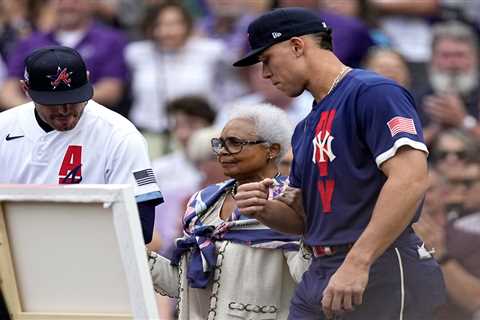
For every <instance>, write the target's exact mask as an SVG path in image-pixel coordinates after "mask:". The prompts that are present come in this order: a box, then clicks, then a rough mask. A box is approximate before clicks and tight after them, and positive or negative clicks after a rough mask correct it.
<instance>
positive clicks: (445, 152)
mask: <svg viewBox="0 0 480 320" xmlns="http://www.w3.org/2000/svg"><path fill="white" fill-rule="evenodd" d="M436 154H437V158H438V159H445V158H446V157H448V156H449V155H455V156H456V157H457V158H458V159H460V160H465V159H466V158H467V151H465V150H459V151H448V150H439V151H438V152H437V153H436Z"/></svg>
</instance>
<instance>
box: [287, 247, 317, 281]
mask: <svg viewBox="0 0 480 320" xmlns="http://www.w3.org/2000/svg"><path fill="white" fill-rule="evenodd" d="M283 254H284V256H285V258H286V259H287V265H288V268H289V270H290V274H291V275H292V278H293V280H295V282H296V283H299V282H300V281H301V280H302V276H303V273H304V272H305V271H307V269H308V267H309V266H310V262H311V261H312V260H311V259H310V255H309V254H306V253H305V252H304V251H303V249H299V250H297V251H286V250H285V251H284V252H283Z"/></svg>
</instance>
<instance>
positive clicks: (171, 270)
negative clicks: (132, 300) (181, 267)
mask: <svg viewBox="0 0 480 320" xmlns="http://www.w3.org/2000/svg"><path fill="white" fill-rule="evenodd" d="M148 265H149V267H150V272H151V274H152V281H153V287H154V288H155V291H157V292H159V293H160V294H163V295H167V296H169V297H171V298H179V297H178V292H179V286H180V281H179V280H180V279H179V271H178V267H177V266H172V265H171V264H170V260H168V259H166V258H164V257H162V256H160V255H158V254H156V253H155V252H150V253H149V254H148Z"/></svg>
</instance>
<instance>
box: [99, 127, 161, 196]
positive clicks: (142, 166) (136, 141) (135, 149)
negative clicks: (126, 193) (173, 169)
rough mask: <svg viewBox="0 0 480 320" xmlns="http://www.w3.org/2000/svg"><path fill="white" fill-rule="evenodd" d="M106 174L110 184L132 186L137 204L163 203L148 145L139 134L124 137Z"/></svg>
mask: <svg viewBox="0 0 480 320" xmlns="http://www.w3.org/2000/svg"><path fill="white" fill-rule="evenodd" d="M112 147H113V154H112V158H111V161H110V163H109V164H108V168H107V172H106V181H107V183H108V184H115V183H119V184H130V185H132V186H133V191H134V194H135V199H136V201H137V203H140V202H145V201H152V202H154V203H155V204H160V203H162V202H163V195H162V193H161V192H160V189H159V187H158V184H157V181H156V179H155V175H154V174H153V170H152V166H151V163H150V159H149V157H148V149H147V143H146V141H145V139H144V138H143V137H142V135H141V134H140V133H139V132H133V133H130V134H129V135H127V136H126V137H124V138H123V139H122V140H121V141H120V143H118V145H117V146H112Z"/></svg>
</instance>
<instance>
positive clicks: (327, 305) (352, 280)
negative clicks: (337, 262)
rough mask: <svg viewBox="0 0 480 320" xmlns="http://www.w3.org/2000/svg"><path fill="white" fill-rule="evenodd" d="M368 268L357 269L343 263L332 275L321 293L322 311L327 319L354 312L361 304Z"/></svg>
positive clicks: (357, 267)
mask: <svg viewBox="0 0 480 320" xmlns="http://www.w3.org/2000/svg"><path fill="white" fill-rule="evenodd" d="M369 271H370V268H365V267H359V266H356V265H353V264H351V263H348V262H347V261H345V262H344V263H343V264H342V265H341V266H340V268H338V270H337V271H336V272H335V273H334V274H333V276H332V277H331V278H330V281H329V282H328V285H327V287H326V288H325V290H324V291H323V298H322V309H323V313H324V314H325V316H326V317H327V319H333V318H334V317H335V316H336V315H342V314H344V313H345V312H350V311H353V310H354V307H355V305H360V304H362V300H363V293H364V291H365V288H366V287H367V283H368V273H369Z"/></svg>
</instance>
